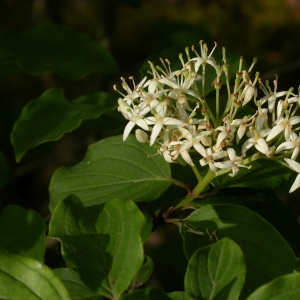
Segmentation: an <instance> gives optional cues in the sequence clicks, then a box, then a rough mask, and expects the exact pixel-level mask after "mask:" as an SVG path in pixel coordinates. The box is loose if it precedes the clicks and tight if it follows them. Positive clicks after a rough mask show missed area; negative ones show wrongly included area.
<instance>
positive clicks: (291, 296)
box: [247, 273, 300, 300]
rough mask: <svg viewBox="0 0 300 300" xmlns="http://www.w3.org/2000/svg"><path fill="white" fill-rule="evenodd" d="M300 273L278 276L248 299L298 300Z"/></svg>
mask: <svg viewBox="0 0 300 300" xmlns="http://www.w3.org/2000/svg"><path fill="white" fill-rule="evenodd" d="M299 295H300V274H299V273H296V274H288V275H285V276H281V277H279V278H276V279H275V280H273V281H271V282H270V283H267V284H265V285H263V286H261V287H260V288H258V289H257V290H256V291H254V292H253V293H252V294H251V295H250V296H249V297H248V298H247V300H272V299H274V300H286V299H288V300H298V299H299Z"/></svg>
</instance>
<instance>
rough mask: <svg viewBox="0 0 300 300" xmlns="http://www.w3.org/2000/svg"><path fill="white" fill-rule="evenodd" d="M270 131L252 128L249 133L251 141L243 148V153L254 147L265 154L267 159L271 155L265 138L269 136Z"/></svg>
mask: <svg viewBox="0 0 300 300" xmlns="http://www.w3.org/2000/svg"><path fill="white" fill-rule="evenodd" d="M269 131H270V129H263V130H261V131H259V130H258V129H257V128H255V127H254V128H253V127H252V126H251V127H250V131H248V132H247V136H248V137H249V139H248V140H247V141H246V142H245V143H244V144H243V146H242V153H245V152H246V151H248V150H249V149H250V148H251V147H252V146H254V147H255V148H256V149H257V150H258V151H259V152H261V153H263V154H265V155H266V156H267V157H269V156H270V154H269V146H268V144H267V142H266V141H265V139H264V137H265V136H267V135H268V133H269Z"/></svg>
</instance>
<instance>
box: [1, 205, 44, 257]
mask: <svg viewBox="0 0 300 300" xmlns="http://www.w3.org/2000/svg"><path fill="white" fill-rule="evenodd" d="M0 241H1V242H0V249H1V250H6V251H9V252H12V253H15V254H21V255H24V256H28V257H31V258H34V259H36V260H38V261H40V262H42V261H43V259H44V252H45V241H46V225H45V222H44V220H43V218H42V217H41V216H40V215H39V214H38V213H37V212H35V211H34V210H32V209H29V210H25V209H24V208H22V207H21V206H17V205H10V206H6V207H4V208H3V210H2V211H1V214H0Z"/></svg>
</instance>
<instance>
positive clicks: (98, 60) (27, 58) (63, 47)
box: [0, 24, 119, 80]
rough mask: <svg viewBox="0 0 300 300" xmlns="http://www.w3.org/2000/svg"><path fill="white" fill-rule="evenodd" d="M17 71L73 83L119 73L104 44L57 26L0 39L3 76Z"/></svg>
mask: <svg viewBox="0 0 300 300" xmlns="http://www.w3.org/2000/svg"><path fill="white" fill-rule="evenodd" d="M17 69H20V70H22V71H24V72H26V73H28V74H30V75H35V76H39V75H42V74H43V73H45V72H56V73H57V74H58V75H60V76H62V77H64V78H66V79H73V80H74V79H80V78H83V77H84V76H86V75H88V74H90V73H98V74H104V75H108V74H117V73H119V69H118V66H117V65H116V63H115V61H114V59H113V58H112V56H111V55H110V54H109V52H108V51H107V50H106V49H105V48H104V47H103V46H101V44H100V43H98V42H96V41H95V40H93V39H92V38H91V37H90V36H88V35H86V34H82V33H78V32H76V31H74V30H73V29H72V28H70V27H66V26H60V25H54V24H42V25H39V26H38V27H36V28H34V29H32V30H31V31H28V32H24V33H23V32H5V33H3V34H2V35H1V36H0V73H2V74H6V73H8V72H9V71H11V70H17Z"/></svg>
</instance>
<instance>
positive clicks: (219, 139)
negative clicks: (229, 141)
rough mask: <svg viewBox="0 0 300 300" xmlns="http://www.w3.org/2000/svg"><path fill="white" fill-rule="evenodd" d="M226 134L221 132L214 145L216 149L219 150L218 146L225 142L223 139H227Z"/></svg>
mask: <svg viewBox="0 0 300 300" xmlns="http://www.w3.org/2000/svg"><path fill="white" fill-rule="evenodd" d="M227 135H228V134H227V132H221V133H220V134H219V135H218V139H217V143H216V147H217V148H219V146H220V144H221V143H222V142H223V140H225V138H226V137H227Z"/></svg>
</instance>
